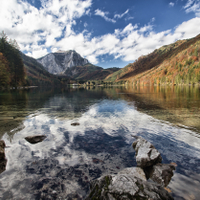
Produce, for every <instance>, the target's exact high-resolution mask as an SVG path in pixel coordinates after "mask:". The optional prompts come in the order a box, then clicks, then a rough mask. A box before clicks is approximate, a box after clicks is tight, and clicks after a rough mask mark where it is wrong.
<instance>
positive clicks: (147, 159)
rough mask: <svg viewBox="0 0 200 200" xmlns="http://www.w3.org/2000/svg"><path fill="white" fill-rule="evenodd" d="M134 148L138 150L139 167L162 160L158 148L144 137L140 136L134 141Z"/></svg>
mask: <svg viewBox="0 0 200 200" xmlns="http://www.w3.org/2000/svg"><path fill="white" fill-rule="evenodd" d="M133 148H134V149H135V151H136V162H137V166H138V167H141V168H146V167H149V166H152V165H155V164H156V163H161V162H162V157H161V155H160V153H159V152H158V150H157V149H155V147H154V146H153V145H152V144H151V143H150V142H148V141H146V140H145V139H144V138H142V137H138V138H137V140H136V141H135V142H133Z"/></svg>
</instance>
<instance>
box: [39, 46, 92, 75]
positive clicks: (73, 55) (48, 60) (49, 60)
mask: <svg viewBox="0 0 200 200" xmlns="http://www.w3.org/2000/svg"><path fill="white" fill-rule="evenodd" d="M38 62H40V63H41V64H42V65H43V66H44V68H45V69H46V70H47V71H48V72H49V73H51V74H63V73H64V72H65V71H66V70H67V69H69V68H71V67H74V66H83V65H85V64H88V63H89V62H88V60H87V59H85V58H82V57H81V56H80V55H79V54H78V53H77V52H76V51H72V50H70V51H58V52H56V53H50V54H48V55H46V56H44V57H42V58H39V59H38Z"/></svg>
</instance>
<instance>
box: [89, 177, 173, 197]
mask: <svg viewBox="0 0 200 200" xmlns="http://www.w3.org/2000/svg"><path fill="white" fill-rule="evenodd" d="M90 190H91V192H90V194H89V196H88V197H87V198H86V200H92V199H104V200H115V199H117V200H121V199H143V200H145V199H146V200H147V199H152V200H160V199H163V200H171V199H173V197H171V195H170V194H169V193H168V192H167V191H166V190H165V189H164V188H162V187H161V186H160V185H158V184H154V183H149V182H147V181H145V180H143V179H141V178H138V177H137V176H136V174H135V173H133V174H132V173H129V174H126V173H118V174H117V175H107V176H103V177H100V178H99V179H97V180H95V181H94V182H92V183H91V186H90Z"/></svg>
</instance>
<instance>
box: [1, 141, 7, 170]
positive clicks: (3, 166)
mask: <svg viewBox="0 0 200 200" xmlns="http://www.w3.org/2000/svg"><path fill="white" fill-rule="evenodd" d="M5 147H6V144H5V142H4V140H0V174H1V173H2V172H3V171H5V169H6V163H7V159H6V155H5Z"/></svg>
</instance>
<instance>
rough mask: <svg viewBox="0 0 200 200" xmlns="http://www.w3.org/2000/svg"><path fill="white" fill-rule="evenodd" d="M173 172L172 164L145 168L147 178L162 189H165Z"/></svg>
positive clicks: (159, 164)
mask: <svg viewBox="0 0 200 200" xmlns="http://www.w3.org/2000/svg"><path fill="white" fill-rule="evenodd" d="M174 170H175V166H174V165H172V164H161V163H158V164H156V165H154V166H152V167H149V168H146V169H145V173H146V175H147V178H150V179H152V180H153V181H154V182H156V183H158V184H160V185H162V186H163V187H166V186H167V185H168V184H169V182H170V180H171V178H172V176H173V175H174V174H173V171H174Z"/></svg>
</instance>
